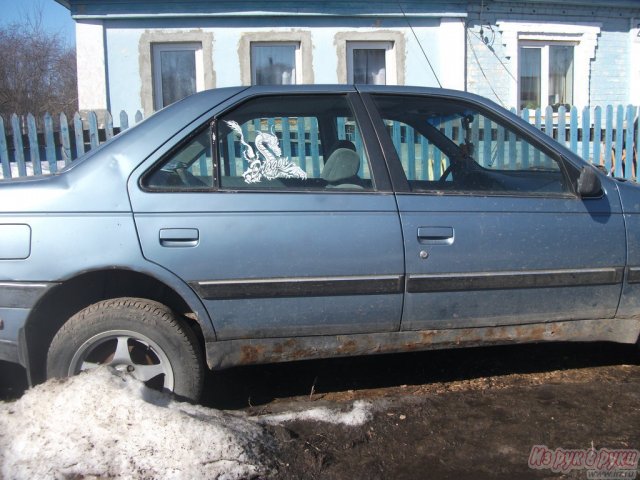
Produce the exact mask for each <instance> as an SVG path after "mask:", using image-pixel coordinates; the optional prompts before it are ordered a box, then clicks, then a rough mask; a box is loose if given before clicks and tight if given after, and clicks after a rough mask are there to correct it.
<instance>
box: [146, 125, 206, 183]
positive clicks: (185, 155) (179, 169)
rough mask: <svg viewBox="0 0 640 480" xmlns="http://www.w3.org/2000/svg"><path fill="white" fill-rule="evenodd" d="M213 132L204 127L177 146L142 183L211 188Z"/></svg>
mask: <svg viewBox="0 0 640 480" xmlns="http://www.w3.org/2000/svg"><path fill="white" fill-rule="evenodd" d="M210 132H211V130H210V129H209V128H207V127H203V128H202V130H201V131H199V132H197V133H196V134H195V135H193V136H192V137H190V138H188V139H187V140H186V141H185V142H184V143H182V144H181V145H180V146H178V148H177V149H175V150H174V151H173V152H172V153H170V154H169V155H168V156H167V157H166V158H165V159H164V160H163V161H162V162H161V163H160V165H158V166H157V167H155V168H154V169H153V170H152V171H151V172H150V173H149V174H148V175H146V176H145V177H144V178H143V181H142V184H143V186H144V187H146V188H149V189H152V190H172V191H189V190H203V189H210V188H211V187H212V186H213V162H212V157H211V139H210Z"/></svg>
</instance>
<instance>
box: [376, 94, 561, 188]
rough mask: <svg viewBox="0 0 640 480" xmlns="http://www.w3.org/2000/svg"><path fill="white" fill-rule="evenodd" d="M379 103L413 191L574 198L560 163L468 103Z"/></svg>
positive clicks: (393, 99)
mask: <svg viewBox="0 0 640 480" xmlns="http://www.w3.org/2000/svg"><path fill="white" fill-rule="evenodd" d="M374 98H375V102H376V104H377V106H378V108H379V111H380V113H381V115H382V119H383V121H384V124H385V128H386V129H387V131H388V132H389V134H390V137H391V141H392V143H393V145H394V147H395V150H396V152H397V154H398V157H399V159H400V162H401V163H402V168H403V170H404V172H405V175H406V177H407V180H408V183H409V186H410V188H411V190H412V191H418V192H419V191H450V192H488V193H491V194H527V195H530V194H534V195H537V194H540V195H545V194H546V195H548V194H565V193H569V192H570V189H569V187H568V182H567V181H565V176H564V174H563V172H562V169H561V168H560V164H559V163H558V160H557V159H556V158H554V157H553V156H551V155H549V154H548V153H547V152H545V151H544V150H543V149H541V148H539V147H537V146H536V145H534V144H533V143H531V142H530V141H529V140H528V139H526V138H524V137H523V136H521V135H520V134H519V133H518V132H517V131H515V129H514V128H513V127H512V126H510V125H509V124H508V123H507V122H505V121H503V120H502V119H499V118H494V117H493V116H492V115H487V114H485V113H484V112H482V111H480V110H478V109H476V108H475V107H473V106H470V105H466V104H463V103H454V102H450V101H441V100H432V99H425V98H421V97H400V96H385V95H380V96H376V97H374Z"/></svg>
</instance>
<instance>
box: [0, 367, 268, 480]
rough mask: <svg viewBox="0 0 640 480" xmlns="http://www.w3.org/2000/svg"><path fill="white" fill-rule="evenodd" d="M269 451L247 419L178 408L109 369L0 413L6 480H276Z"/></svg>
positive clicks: (37, 392)
mask: <svg viewBox="0 0 640 480" xmlns="http://www.w3.org/2000/svg"><path fill="white" fill-rule="evenodd" d="M270 443H271V442H270V437H269V436H268V435H267V434H266V433H265V432H264V429H263V427H262V426H261V425H259V424H258V423H256V422H255V421H253V420H250V419H248V418H246V416H244V415H243V414H232V413H226V412H220V411H217V410H213V409H209V408H205V407H200V406H194V405H190V404H187V403H181V402H176V401H173V400H172V399H171V398H170V397H169V396H168V395H165V394H163V393H160V392H156V391H153V390H150V389H148V388H147V387H146V386H144V384H142V383H140V382H138V381H137V380H135V379H133V378H132V377H131V376H128V375H121V374H119V373H117V372H115V371H114V370H113V369H110V368H107V367H105V368H98V369H95V370H92V371H91V372H89V373H84V374H81V375H78V376H76V377H73V378H70V379H65V380H51V381H49V382H47V383H46V384H43V385H40V386H37V387H35V388H33V389H31V390H29V391H27V392H26V393H25V395H24V396H23V397H22V398H21V399H20V400H18V401H16V402H13V403H0V468H1V470H0V472H1V475H0V477H4V478H11V479H23V478H24V479H27V478H42V479H45V478H86V477H89V478H97V477H100V478H102V477H118V478H175V479H182V478H184V479H191V478H207V479H220V480H232V479H241V478H252V477H254V476H257V475H265V474H267V473H268V471H269V469H268V467H267V466H265V462H263V459H264V453H265V452H266V450H268V448H269V447H268V446H269V445H270Z"/></svg>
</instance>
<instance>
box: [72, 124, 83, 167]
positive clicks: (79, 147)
mask: <svg viewBox="0 0 640 480" xmlns="http://www.w3.org/2000/svg"><path fill="white" fill-rule="evenodd" d="M73 134H74V136H75V138H76V158H78V157H80V156H82V155H84V131H83V126H82V118H80V114H79V113H76V114H75V115H74V116H73Z"/></svg>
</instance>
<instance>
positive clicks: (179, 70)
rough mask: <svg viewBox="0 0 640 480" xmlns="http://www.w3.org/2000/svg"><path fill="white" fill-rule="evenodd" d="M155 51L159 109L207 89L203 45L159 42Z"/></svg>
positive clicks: (155, 91) (154, 66) (155, 89)
mask: <svg viewBox="0 0 640 480" xmlns="http://www.w3.org/2000/svg"><path fill="white" fill-rule="evenodd" d="M152 54H153V60H152V61H153V87H154V107H155V109H156V110H160V109H161V108H164V107H166V106H167V105H170V104H172V103H174V102H176V101H178V100H181V99H182V98H184V97H186V96H188V95H191V94H193V93H196V92H197V91H199V90H202V89H203V87H202V84H203V82H204V80H203V78H202V45H200V44H197V43H158V44H154V45H153V48H152Z"/></svg>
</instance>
